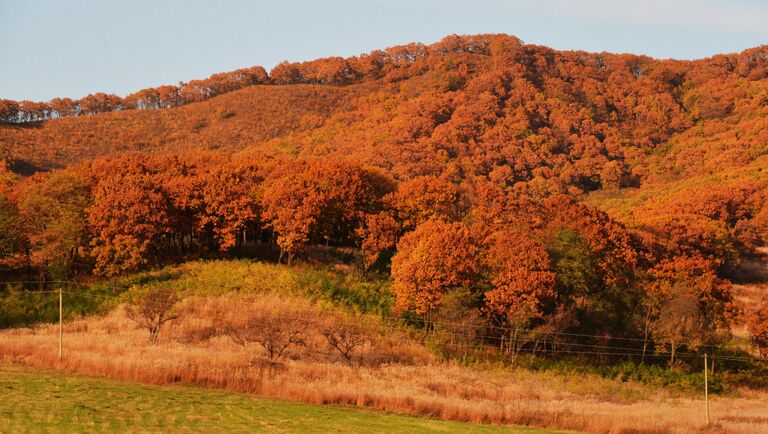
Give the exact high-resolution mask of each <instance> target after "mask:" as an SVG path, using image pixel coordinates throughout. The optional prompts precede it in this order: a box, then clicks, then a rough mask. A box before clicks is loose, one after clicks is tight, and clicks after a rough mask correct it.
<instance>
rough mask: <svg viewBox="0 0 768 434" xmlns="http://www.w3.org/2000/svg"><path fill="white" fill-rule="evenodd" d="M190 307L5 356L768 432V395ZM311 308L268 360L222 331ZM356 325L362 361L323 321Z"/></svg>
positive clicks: (19, 337) (116, 316) (243, 383)
mask: <svg viewBox="0 0 768 434" xmlns="http://www.w3.org/2000/svg"><path fill="white" fill-rule="evenodd" d="M182 305H183V315H182V316H181V318H180V319H178V320H177V321H175V322H171V323H169V324H170V325H168V326H167V327H166V328H165V329H163V330H162V331H161V333H160V340H159V343H158V344H156V345H150V344H149V342H148V334H147V331H146V330H144V329H140V328H138V327H137V326H136V325H135V324H134V323H133V322H131V321H129V320H128V319H127V318H126V316H125V313H124V311H123V310H122V309H117V310H115V311H113V312H112V313H110V314H109V315H107V316H105V317H100V318H88V319H84V320H78V321H74V322H71V323H69V324H66V325H65V336H64V357H63V359H62V360H59V358H58V326H57V325H40V326H37V327H33V328H24V329H14V330H5V331H3V332H2V333H0V360H1V361H2V362H5V363H17V364H23V365H28V366H34V367H41V368H54V369H62V370H68V371H77V372H84V373H89V374H95V375H103V376H107V377H113V378H119V379H125V380H132V381H138V382H144V383H151V384H171V383H174V384H186V385H197V386H202V387H208V388H217V389H226V390H233V391H240V392H249V393H254V394H258V395H263V396H270V397H279V398H286V399H291V400H296V401H301V402H306V403H312V404H345V405H353V406H365V407H371V408H376V409H381V410H386V411H392V412H398V413H405V414H413V415H423V416H429V417H434V418H440V419H451V420H457V421H467V422H480V423H497V424H522V425H531V426H538V427H546V428H559V429H572V430H579V431H587V432H594V433H690V432H717V433H744V434H746V433H760V432H768V393H766V392H756V391H748V390H744V391H741V392H740V393H739V394H738V396H722V397H714V398H712V400H711V408H712V414H713V419H714V422H713V423H712V424H711V425H709V426H706V424H705V423H704V403H703V400H701V399H697V398H695V397H691V396H685V397H680V396H675V395H673V394H670V393H669V392H667V391H664V390H653V389H650V388H649V387H648V386H643V385H639V384H632V383H618V382H615V381H613V380H608V379H602V378H598V377H594V376H577V377H565V376H562V375H558V374H548V373H533V372H530V371H527V370H523V369H518V370H511V369H500V368H495V369H494V368H489V369H482V370H481V369H476V368H470V367H464V366H459V365H457V364H453V363H446V362H439V361H437V360H435V359H434V357H433V356H432V355H430V353H429V352H428V351H426V350H425V349H424V347H423V346H422V345H420V344H419V343H418V342H417V341H416V340H414V339H411V338H409V337H408V336H406V335H405V334H404V332H402V331H399V330H398V329H397V328H392V327H387V326H386V325H385V324H382V323H381V322H380V321H378V320H376V319H371V318H361V317H352V316H349V315H348V314H344V313H342V312H340V311H335V310H331V309H325V310H323V309H320V308H319V307H317V306H316V305H313V304H311V303H309V302H307V301H304V300H300V299H291V298H286V297H284V296H280V297H278V296H275V295H269V294H262V295H259V296H247V297H246V296H222V297H207V298H194V297H192V298H187V299H185V300H184V301H183V302H182ZM259 312H261V313H264V312H270V314H272V315H274V316H276V317H279V316H280V315H284V316H285V317H286V318H287V317H289V316H290V317H295V316H299V317H302V318H306V319H307V321H308V323H309V324H311V325H312V326H311V327H309V328H308V329H307V330H305V331H304V332H303V335H302V336H303V343H302V344H301V345H295V346H292V347H290V348H289V349H288V350H287V351H286V354H285V356H284V357H282V358H280V359H279V360H277V361H267V359H266V356H265V354H264V351H263V348H262V347H261V346H260V345H256V344H253V343H251V344H246V345H244V346H243V345H238V344H237V343H236V342H235V340H234V339H232V338H231V336H228V335H227V334H226V333H225V332H222V330H226V327H228V326H232V325H233V324H234V325H237V324H238V323H242V322H243V321H245V320H246V319H247V318H249V317H251V316H252V315H254V314H256V313H259ZM329 321H330V323H332V324H333V323H336V324H342V323H350V322H355V323H356V324H357V326H358V327H359V330H364V331H365V333H367V339H366V341H365V342H364V343H363V344H361V345H360V346H358V347H357V348H356V349H355V351H354V354H353V357H352V361H351V362H350V361H347V360H346V359H344V358H343V357H341V355H340V353H339V352H338V351H336V350H335V349H334V348H332V347H330V346H329V345H328V341H327V339H325V337H324V336H323V333H322V330H321V326H322V324H327V323H328V322H329Z"/></svg>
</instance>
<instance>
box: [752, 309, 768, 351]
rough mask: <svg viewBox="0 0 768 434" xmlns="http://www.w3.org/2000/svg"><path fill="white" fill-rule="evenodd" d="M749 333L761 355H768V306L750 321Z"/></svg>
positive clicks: (756, 313)
mask: <svg viewBox="0 0 768 434" xmlns="http://www.w3.org/2000/svg"><path fill="white" fill-rule="evenodd" d="M749 333H750V334H751V335H752V342H753V343H754V344H755V347H756V348H757V350H758V351H759V352H760V354H761V355H762V356H763V357H765V356H766V355H768V306H763V307H762V309H760V310H759V311H757V312H755V314H754V315H753V316H752V318H751V319H750V320H749Z"/></svg>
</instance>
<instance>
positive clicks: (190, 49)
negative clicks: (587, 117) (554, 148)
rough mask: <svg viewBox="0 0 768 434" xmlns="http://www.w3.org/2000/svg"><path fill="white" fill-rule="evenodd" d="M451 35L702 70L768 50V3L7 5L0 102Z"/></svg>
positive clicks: (512, 0)
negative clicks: (694, 64)
mask: <svg viewBox="0 0 768 434" xmlns="http://www.w3.org/2000/svg"><path fill="white" fill-rule="evenodd" d="M453 33H457V34H474V33H509V34H512V35H515V36H517V37H519V38H521V39H522V40H523V41H524V42H526V43H531V44H540V45H548V46H551V47H553V48H557V49H583V50H588V51H609V52H631V53H639V54H647V55H650V56H654V57H662V58H667V57H673V58H678V59H693V58H701V57H707V56H710V55H712V54H717V53H727V52H738V51H741V50H743V49H745V48H750V47H754V46H757V45H762V44H768V1H766V0H529V1H517V0H506V1H502V0H465V1H454V0H434V1H427V0H408V1H406V0H392V1H387V0H378V1H366V0H325V1H298V0H270V1H242V0H230V1H225V0H217V1H214V0H207V1H199V0H177V1H170V0H168V1H163V0H154V1H152V0H124V1H107V0H70V1H66V0H59V1H53V0H48V1H43V0H39V1H37V0H0V98H11V99H31V100H48V99H50V98H53V97H57V96H60V97H64V96H67V97H72V98H78V97H81V96H83V95H86V94H88V93H91V92H99V91H101V92H110V93H116V94H118V95H121V96H124V95H126V94H128V93H130V92H133V91H136V90H138V89H141V88H144V87H148V86H157V85H161V84H175V83H177V82H179V81H180V80H183V81H187V80H190V79H194V78H204V77H207V76H208V75H210V74H212V73H215V72H221V71H228V70H232V69H235V68H239V67H245V66H252V65H263V66H264V67H266V68H267V69H270V68H271V67H272V66H274V65H275V64H276V63H278V62H280V61H281V60H290V61H299V60H309V59H314V58H318V57H324V56H332V55H339V56H350V55H355V54H360V53H363V52H368V51H371V50H373V49H377V48H385V47H387V46H391V45H396V44H402V43H406V42H411V41H420V42H424V43H431V42H435V41H437V40H439V39H440V38H442V37H443V36H445V35H449V34H453Z"/></svg>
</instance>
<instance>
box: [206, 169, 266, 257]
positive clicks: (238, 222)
mask: <svg viewBox="0 0 768 434" xmlns="http://www.w3.org/2000/svg"><path fill="white" fill-rule="evenodd" d="M199 178H200V190H199V193H198V194H199V195H200V198H199V200H200V203H199V204H198V206H197V208H198V209H197V212H196V217H197V226H198V228H200V229H201V230H210V231H211V232H212V233H213V237H214V239H215V240H216V241H217V242H218V244H219V248H220V249H222V250H228V249H230V248H232V247H234V246H235V245H237V242H238V239H241V237H242V235H243V231H245V229H246V226H247V225H248V223H251V222H254V221H256V220H257V217H258V212H257V207H258V204H257V201H256V198H255V183H253V182H251V181H252V180H251V179H249V174H248V173H247V171H245V170H242V169H234V168H232V167H229V166H217V167H211V168H210V169H209V170H207V171H205V172H204V173H202V174H201V175H200V176H199Z"/></svg>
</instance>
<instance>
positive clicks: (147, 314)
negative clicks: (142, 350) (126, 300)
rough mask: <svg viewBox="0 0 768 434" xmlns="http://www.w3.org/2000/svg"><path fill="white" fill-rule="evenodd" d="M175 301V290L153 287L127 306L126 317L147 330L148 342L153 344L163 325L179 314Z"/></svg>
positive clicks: (176, 298)
mask: <svg viewBox="0 0 768 434" xmlns="http://www.w3.org/2000/svg"><path fill="white" fill-rule="evenodd" d="M177 301H178V297H177V295H176V293H175V292H173V291H170V290H166V289H162V288H153V289H150V290H149V291H148V292H146V293H145V294H144V295H142V296H141V297H139V299H138V300H137V301H136V302H135V304H133V305H132V306H128V307H127V308H126V312H125V313H126V316H127V317H128V319H130V320H131V321H133V322H135V323H137V324H138V325H139V326H141V327H142V328H145V329H147V330H148V331H149V342H150V343H151V344H155V343H157V337H158V335H159V334H160V330H161V329H162V328H163V325H165V323H167V322H168V321H173V320H175V319H177V318H179V317H180V316H181V311H180V310H178V309H176V308H175V306H176V302H177Z"/></svg>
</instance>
